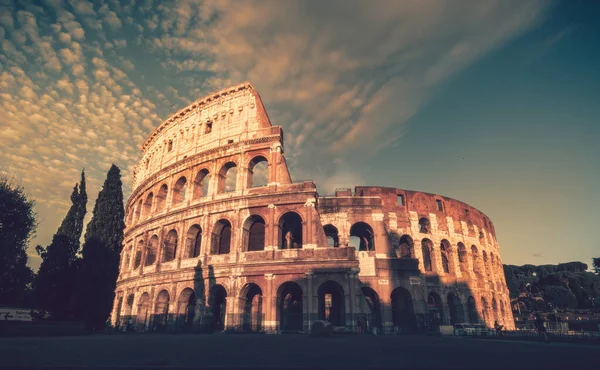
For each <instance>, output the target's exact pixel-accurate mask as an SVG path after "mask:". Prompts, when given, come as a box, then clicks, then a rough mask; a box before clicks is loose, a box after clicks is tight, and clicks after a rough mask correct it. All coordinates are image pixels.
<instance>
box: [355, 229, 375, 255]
mask: <svg viewBox="0 0 600 370" xmlns="http://www.w3.org/2000/svg"><path fill="white" fill-rule="evenodd" d="M350 245H351V246H353V247H354V248H355V249H356V250H358V251H374V250H375V243H374V238H373V228H372V227H371V226H370V225H369V224H367V223H364V222H357V223H355V224H354V225H352V227H351V228H350Z"/></svg>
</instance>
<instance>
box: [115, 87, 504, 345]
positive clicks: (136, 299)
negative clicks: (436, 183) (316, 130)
mask: <svg viewBox="0 0 600 370" xmlns="http://www.w3.org/2000/svg"><path fill="white" fill-rule="evenodd" d="M283 149H284V145H283V132H282V130H281V127H279V126H272V125H271V122H270V121H269V117H268V115H267V113H266V111H265V109H264V106H263V104H262V101H261V99H260V97H259V95H258V93H257V92H256V91H255V90H254V89H253V88H252V86H251V85H250V84H248V83H245V84H241V85H238V86H234V87H232V88H229V89H225V90H222V91H220V92H217V93H214V94H211V95H209V96H207V97H206V98H203V99H201V100H198V101H197V102H195V103H193V104H191V105H190V106H188V107H186V108H184V109H182V110H180V111H179V112H177V113H176V114H174V115H173V116H172V117H171V118H169V119H168V120H167V121H165V122H164V123H163V124H161V125H160V126H159V127H158V128H157V129H156V130H155V131H154V132H153V133H152V134H151V135H150V137H149V138H148V139H147V140H146V142H145V143H144V145H143V147H142V152H143V156H142V160H141V162H140V164H139V165H138V166H136V168H135V172H134V184H133V192H132V194H131V197H130V198H129V200H128V202H127V205H126V210H127V212H126V213H127V215H126V224H127V228H126V230H125V243H124V248H123V252H122V256H121V269H120V275H119V279H118V282H117V289H116V298H115V305H114V309H113V313H112V322H113V323H116V322H119V323H123V322H130V321H131V322H132V323H133V325H134V326H135V328H136V330H140V331H141V330H174V331H178V330H192V331H200V330H205V331H210V330H241V331H261V332H262V331H265V332H282V331H307V330H308V328H309V327H310V325H311V323H312V322H314V321H315V320H320V319H326V320H329V321H331V322H332V323H333V324H334V325H335V326H340V327H347V328H349V329H351V330H354V329H356V325H357V322H358V321H359V320H360V321H361V326H362V327H363V328H365V327H367V329H368V330H372V329H373V328H377V329H378V331H379V332H380V333H392V332H402V333H409V332H422V331H436V330H439V328H440V326H441V325H450V324H453V323H459V322H482V323H485V324H487V325H488V326H492V325H493V324H494V322H495V321H496V320H497V321H498V322H499V323H500V324H502V325H505V327H506V328H513V327H514V322H513V317H512V313H511V310H510V305H509V303H510V300H509V297H508V289H507V287H506V282H505V280H504V273H503V268H502V263H501V260H500V253H499V246H498V243H497V241H496V238H495V231H494V226H493V224H492V222H491V221H490V219H489V218H488V217H487V216H485V215H484V214H483V213H481V212H479V211H478V210H477V209H475V208H473V207H471V206H469V205H467V204H465V203H462V202H460V201H457V200H454V199H451V198H447V197H443V196H439V195H435V194H428V193H422V192H416V191H407V190H402V189H395V188H385V187H370V186H369V187H366V186H358V187H356V188H355V189H354V192H352V190H351V189H338V190H337V191H336V193H335V195H334V196H319V194H318V192H317V187H316V185H315V184H314V183H313V182H312V181H304V182H300V183H294V182H292V180H291V177H290V174H289V171H288V168H287V165H286V162H285V158H284V156H283V152H284V150H283Z"/></svg>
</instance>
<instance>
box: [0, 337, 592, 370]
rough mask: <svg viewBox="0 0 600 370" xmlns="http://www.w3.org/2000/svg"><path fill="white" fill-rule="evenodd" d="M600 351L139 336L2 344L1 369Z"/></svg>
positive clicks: (442, 363) (532, 359)
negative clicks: (16, 367)
mask: <svg viewBox="0 0 600 370" xmlns="http://www.w3.org/2000/svg"><path fill="white" fill-rule="evenodd" d="M599 356H600V347H599V346H593V345H577V344H564V343H550V344H545V343H535V342H534V343H532V342H510V341H501V340H494V341H490V340H477V339H464V338H456V337H449V338H445V337H426V336H413V337H397V336H384V337H373V336H363V337H356V336H342V337H334V338H311V337H308V336H302V335H168V334H132V335H97V336H80V337H45V338H39V337H38V338H32V337H29V338H27V337H21V338H0V366H2V367H15V366H21V367H39V366H68V367H81V366H86V367H88V366H91V367H130V366H142V367H147V366H161V367H163V366H167V367H203V368H218V367H223V368H231V367H244V368H268V367H273V368H274V367H288V368H315V367H321V368H322V367H328V368H344V369H349V368H365V367H394V368H436V369H439V368H448V369H450V368H451V369H463V368H464V369H475V368H477V369H481V368H485V369H532V368H544V369H558V368H563V369H565V368H584V367H586V366H587V367H589V366H590V365H592V364H595V363H597V360H598V358H599Z"/></svg>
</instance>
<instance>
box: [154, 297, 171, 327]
mask: <svg viewBox="0 0 600 370" xmlns="http://www.w3.org/2000/svg"><path fill="white" fill-rule="evenodd" d="M169 302H170V296H169V292H168V291H167V290H161V291H160V292H159V293H158V295H157V296H156V302H155V304H154V327H155V329H156V331H164V330H166V327H167V322H168V318H169Z"/></svg>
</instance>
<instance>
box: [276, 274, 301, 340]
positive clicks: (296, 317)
mask: <svg viewBox="0 0 600 370" xmlns="http://www.w3.org/2000/svg"><path fill="white" fill-rule="evenodd" d="M302 300H303V294H302V288H301V287H300V285H298V283H296V282H293V281H286V282H285V283H283V284H281V285H280V286H279V288H278V289H277V306H278V307H277V308H278V309H277V315H278V322H279V328H280V329H281V330H282V331H300V330H302V326H303V309H302V304H303V302H302Z"/></svg>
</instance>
